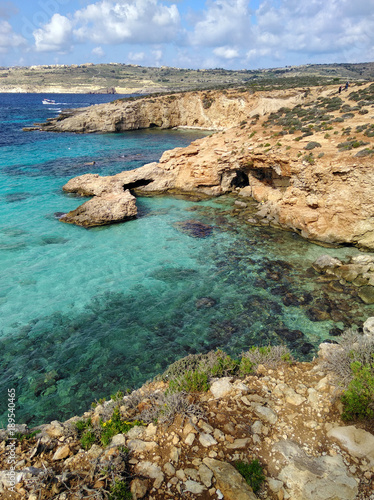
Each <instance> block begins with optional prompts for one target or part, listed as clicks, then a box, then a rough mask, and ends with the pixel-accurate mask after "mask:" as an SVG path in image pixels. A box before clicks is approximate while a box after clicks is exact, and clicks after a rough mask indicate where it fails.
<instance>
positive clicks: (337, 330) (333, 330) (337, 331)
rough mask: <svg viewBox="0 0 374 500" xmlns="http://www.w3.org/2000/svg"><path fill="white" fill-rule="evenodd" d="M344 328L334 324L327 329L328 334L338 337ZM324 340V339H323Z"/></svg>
mask: <svg viewBox="0 0 374 500" xmlns="http://www.w3.org/2000/svg"><path fill="white" fill-rule="evenodd" d="M343 331H344V330H342V329H340V328H338V327H337V326H334V328H331V329H330V330H329V335H331V336H332V337H339V336H340V335H341V334H342V333H343ZM325 342H326V340H325Z"/></svg>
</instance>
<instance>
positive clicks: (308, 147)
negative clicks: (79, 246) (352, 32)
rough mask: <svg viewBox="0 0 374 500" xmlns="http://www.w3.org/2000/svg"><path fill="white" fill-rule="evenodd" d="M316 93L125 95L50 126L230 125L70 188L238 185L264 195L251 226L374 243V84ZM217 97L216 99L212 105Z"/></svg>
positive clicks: (239, 191)
mask: <svg viewBox="0 0 374 500" xmlns="http://www.w3.org/2000/svg"><path fill="white" fill-rule="evenodd" d="M314 92H318V93H317V94H316V93H314V94H312V93H309V92H307V91H305V89H304V90H303V91H300V90H299V91H293V92H292V93H291V94H292V95H291V94H290V95H288V96H286V95H283V96H282V97H281V96H280V94H279V93H271V94H270V95H268V94H265V93H264V94H261V95H258V96H257V95H242V94H240V93H239V94H238V93H235V92H233V94H232V95H231V97H230V94H226V93H218V94H213V93H212V94H207V93H193V94H191V95H190V96H187V95H182V96H180V97H178V98H177V96H170V97H165V96H164V97H162V98H159V99H161V100H160V101H158V100H157V99H155V100H153V99H150V100H149V99H146V100H144V101H143V100H140V101H135V102H133V103H132V104H131V103H126V102H125V103H124V102H118V101H117V102H115V103H113V104H111V105H110V106H108V105H105V106H103V107H100V106H95V107H93V108H92V109H90V110H85V111H78V112H77V113H76V114H74V115H73V116H71V117H68V118H64V117H62V118H61V119H59V118H57V120H51V121H50V123H49V124H48V125H45V126H43V129H45V130H61V131H62V130H76V131H80V132H83V131H87V130H90V131H94V130H95V131H96V130H106V131H109V130H115V129H117V130H124V129H132V128H139V127H143V126H150V125H151V124H152V123H154V122H155V124H156V125H157V126H159V127H170V126H175V125H177V124H179V125H183V126H191V125H193V124H194V125H195V126H200V127H207V128H210V127H213V128H216V129H217V128H224V129H225V130H223V131H218V132H216V133H214V134H213V135H211V136H209V137H207V138H205V139H200V140H198V141H195V142H193V143H192V144H191V145H190V146H188V147H186V148H177V149H174V150H172V151H167V152H165V153H164V155H163V156H162V158H161V159H160V161H159V163H158V164H149V165H145V166H143V167H141V168H139V169H137V170H134V171H131V172H121V173H119V174H117V175H115V176H112V177H106V178H102V177H99V176H98V175H95V174H87V175H83V176H80V177H77V178H75V179H72V180H71V181H69V182H68V183H67V184H66V185H65V186H64V190H65V191H67V192H76V193H80V194H82V195H85V196H87V195H93V196H95V197H97V196H100V195H101V193H103V192H106V193H107V192H109V191H110V190H115V191H116V192H123V191H124V190H126V189H130V190H132V191H133V193H135V194H138V195H150V194H158V193H164V192H169V193H184V194H186V195H188V194H194V195H199V196H219V195H221V194H224V193H228V192H231V193H234V194H235V196H237V197H238V198H239V199H241V200H242V202H243V206H245V204H246V198H254V199H255V200H256V201H258V202H259V205H258V211H257V213H255V214H254V215H253V214H251V215H250V216H249V217H248V222H249V223H254V224H270V225H274V226H277V227H282V228H285V229H292V230H294V231H297V232H299V233H300V234H301V235H302V236H303V237H305V238H308V239H310V240H315V241H320V242H325V243H328V244H352V245H357V246H359V247H360V248H363V249H369V250H373V249H374V215H373V214H374V199H373V192H374V170H373V153H374V148H373V139H372V137H373V136H374V127H373V125H372V123H371V119H372V115H373V103H374V85H371V86H369V85H366V86H360V87H358V88H357V89H356V90H354V91H351V89H349V90H347V91H345V93H344V94H343V93H342V94H338V92H337V89H335V88H329V87H327V88H323V89H318V91H317V90H316V89H315V90H314ZM209 95H210V101H209V102H210V103H211V104H210V106H209V107H206V108H204V99H208V97H209ZM213 95H214V96H215V97H214V98H213ZM168 99H169V100H170V102H168V101H167V100H168ZM160 102H162V105H160ZM295 103H296V104H295ZM285 105H287V107H286V106H285ZM270 109H272V110H273V111H272V112H270V113H269V110H270ZM108 110H111V111H110V112H108ZM145 110H147V112H145ZM182 110H184V111H183V112H182ZM156 111H157V116H155V113H156ZM124 117H126V120H125V118H124ZM62 220H64V218H63V219H62ZM70 221H72V222H74V220H73V219H72V218H71V217H70Z"/></svg>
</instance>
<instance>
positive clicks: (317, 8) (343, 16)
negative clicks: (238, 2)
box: [254, 0, 374, 58]
mask: <svg viewBox="0 0 374 500" xmlns="http://www.w3.org/2000/svg"><path fill="white" fill-rule="evenodd" d="M370 3H371V2H367V1H366V2H363V1H362V0H358V2H357V10H356V9H355V8H352V2H351V1H348V0H329V1H328V2H326V1H325V0H310V1H309V2H300V1H299V0H282V2H281V5H280V7H279V8H277V7H275V6H273V5H271V4H270V3H269V2H264V3H263V4H261V5H260V7H259V9H258V10H257V12H256V17H257V26H256V27H255V31H254V33H255V38H256V48H258V49H260V48H263V47H265V48H268V49H271V48H276V49H277V50H280V51H281V52H283V53H284V54H285V53H287V52H296V53H297V52H299V53H303V54H305V55H306V56H307V55H310V54H313V55H316V54H324V53H330V54H333V53H336V54H338V53H341V52H342V51H344V50H347V51H354V50H357V49H358V48H359V47H361V48H364V47H366V48H369V47H370V45H371V46H372V45H373V43H374V10H373V8H372V5H371V6H370V5H369V4H370ZM354 5H355V6H356V3H355V4H354ZM362 55H363V57H364V54H362ZM364 58H365V57H364Z"/></svg>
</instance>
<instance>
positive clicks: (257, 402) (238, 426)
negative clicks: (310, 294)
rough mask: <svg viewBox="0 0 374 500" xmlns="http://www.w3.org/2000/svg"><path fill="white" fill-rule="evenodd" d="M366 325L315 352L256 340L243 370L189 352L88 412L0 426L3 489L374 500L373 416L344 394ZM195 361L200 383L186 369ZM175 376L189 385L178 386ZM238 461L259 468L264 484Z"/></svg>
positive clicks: (28, 494) (371, 323) (67, 495)
mask: <svg viewBox="0 0 374 500" xmlns="http://www.w3.org/2000/svg"><path fill="white" fill-rule="evenodd" d="M330 264H331V263H330ZM362 330H363V331H362V333H361V334H358V337H357V334H351V337H349V336H348V337H346V339H345V343H344V342H342V343H341V345H338V344H328V343H324V344H321V345H320V351H319V354H318V357H317V358H316V359H314V360H313V361H312V362H294V361H293V360H292V359H291V358H290V357H289V356H288V355H285V352H284V351H282V350H278V351H277V349H275V350H273V351H271V349H267V350H266V349H265V350H263V351H261V350H256V351H253V350H251V351H249V352H248V354H244V355H243V358H242V361H241V364H240V367H241V368H240V369H241V370H242V372H240V371H239V373H237V374H236V375H232V374H231V373H230V370H231V369H232V368H233V367H234V365H233V363H232V360H230V358H228V357H225V355H224V353H222V352H220V351H218V352H216V353H210V354H208V355H204V356H203V355H191V356H189V357H187V358H184V359H182V360H179V361H177V362H176V363H174V364H173V365H171V366H170V367H169V368H168V370H167V371H166V372H165V373H164V374H163V375H162V376H161V377H158V379H156V380H154V381H152V382H149V383H147V384H145V385H144V386H143V387H142V388H140V389H138V390H137V391H134V392H132V393H131V394H126V395H123V394H121V393H118V394H116V395H113V396H112V397H111V399H110V400H109V401H104V400H103V401H99V402H96V403H95V405H93V406H94V407H93V408H91V409H90V410H89V411H87V412H86V413H84V415H82V416H80V417H78V416H76V417H73V418H71V419H69V420H68V421H65V422H58V421H53V422H51V423H49V424H45V425H41V426H39V427H37V428H32V429H28V428H27V426H25V425H24V426H18V427H17V428H16V430H17V432H18V434H17V435H16V439H15V440H13V441H12V440H11V437H13V438H14V436H15V435H12V434H11V433H10V432H9V431H5V430H3V431H0V441H1V444H0V449H1V453H0V468H1V472H0V493H1V498H4V499H7V500H12V499H18V498H26V499H29V500H39V499H52V498H53V499H59V500H68V499H69V500H70V499H71V500H75V499H82V498H96V499H108V498H110V499H122V498H133V499H134V500H136V499H141V498H147V499H150V500H164V499H167V498H171V499H172V498H180V499H182V498H184V499H202V500H203V499H225V500H255V499H256V498H260V499H268V500H283V499H290V500H353V499H357V500H371V499H373V498H374V482H373V478H374V436H373V429H374V428H373V420H370V419H366V420H361V421H360V420H359V421H356V420H355V421H349V420H348V421H347V418H345V419H342V411H343V405H342V402H341V399H340V396H341V394H342V387H343V386H344V382H346V381H344V380H343V378H344V377H343V371H344V370H343V365H344V363H345V364H347V360H348V366H349V362H350V356H351V354H350V353H352V352H353V351H354V352H357V353H358V352H360V355H361V356H364V353H365V352H366V353H373V352H374V318H369V319H368V320H367V321H366V322H365V323H364V325H363V328H362ZM352 335H353V336H352ZM354 335H356V337H355V336H354ZM356 345H358V347H357V348H356V347H355V346H356ZM355 349H356V350H355ZM352 350H353V351H352ZM246 356H248V357H246ZM243 360H246V361H247V363H243ZM202 366H203V367H204V368H202ZM236 366H237V365H236ZM199 367H200V368H199ZM248 368H250V369H248ZM199 369H200V370H203V369H205V370H208V369H210V373H211V375H210V376H209V379H207V380H206V381H207V384H206V385H204V387H198V386H197V385H198V379H197V378H196V379H193V377H191V375H188V373H190V374H191V371H189V370H195V372H194V373H196V372H197V371H198V370H199ZM213 369H215V371H214V372H213ZM245 372H246V373H247V374H245ZM212 373H213V376H212ZM186 374H187V375H188V376H187V378H186ZM183 377H184V378H183ZM188 377H189V378H188ZM178 380H179V383H180V381H181V380H184V381H186V380H188V381H189V384H190V386H189V388H187V387H185V390H182V391H181V390H180V389H181V387H179V391H177V392H176V391H175V383H176V381H178ZM173 384H174V385H173ZM194 384H195V386H194ZM173 387H174V391H173V390H172V388H173ZM343 417H344V414H343ZM118 425H121V426H122V427H116V426H118ZM118 429H120V430H118ZM108 430H110V431H111V432H108ZM11 446H13V448H12V449H13V450H14V451H10V448H11ZM10 454H11V456H15V457H16V458H15V459H14V462H13V463H14V468H15V470H16V472H15V475H14V476H13V478H10V476H9V462H8V459H9V456H10ZM238 462H239V463H242V464H243V463H244V464H252V466H253V467H254V471H255V472H254V473H252V476H251V477H252V482H251V483H250V484H252V486H253V488H254V489H255V490H256V493H254V492H253V489H252V487H251V486H249V485H248V483H247V482H246V481H245V480H244V478H243V476H242V475H241V474H240V473H239V472H238V470H239V469H238ZM253 464H254V465H253ZM254 479H256V481H254ZM13 483H14V485H13ZM130 491H131V493H132V497H131V496H130V494H129V492H130Z"/></svg>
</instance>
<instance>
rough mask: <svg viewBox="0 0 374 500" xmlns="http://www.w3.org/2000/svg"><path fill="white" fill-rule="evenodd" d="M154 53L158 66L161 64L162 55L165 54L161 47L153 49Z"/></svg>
mask: <svg viewBox="0 0 374 500" xmlns="http://www.w3.org/2000/svg"><path fill="white" fill-rule="evenodd" d="M152 55H153V57H154V59H155V61H156V63H155V64H156V66H158V65H159V64H161V60H162V56H163V52H162V50H161V49H156V50H152Z"/></svg>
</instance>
